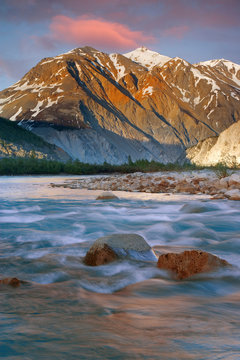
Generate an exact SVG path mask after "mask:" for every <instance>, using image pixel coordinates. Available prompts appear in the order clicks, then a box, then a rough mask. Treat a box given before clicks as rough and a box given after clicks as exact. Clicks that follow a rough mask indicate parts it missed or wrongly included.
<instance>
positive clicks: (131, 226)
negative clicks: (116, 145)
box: [0, 176, 240, 360]
mask: <svg viewBox="0 0 240 360" xmlns="http://www.w3.org/2000/svg"><path fill="white" fill-rule="evenodd" d="M70 178H74V177H69V179H70ZM75 178H77V177H75ZM65 179H66V177H61V176H56V177H49V176H42V177H40V176H39V177H37V176H34V177H30V176H29V177H24V176H23V177H18V176H16V177H6V176H3V177H1V178H0V278H4V277H15V276H16V277H18V278H19V279H21V280H25V281H27V282H28V283H27V284H23V285H21V286H20V287H18V288H11V287H8V286H1V287H0V357H3V358H6V359H14V360H28V359H34V360H40V359H50V360H52V359H68V360H71V359H81V360H84V359H93V360H97V359H114V360H115V359H116V360H120V359H121V360H128V359H151V360H154V359H161V360H165V359H177V360H178V359H184V360H185V359H198V360H200V359H209V360H214V359H224V360H225V359H227V360H239V359H240V204H239V202H237V201H235V202H234V201H229V200H214V201H213V200H209V199H207V198H206V197H204V196H177V195H172V196H165V195H155V194H141V193H118V196H119V200H114V201H97V200H95V198H96V194H97V193H98V192H97V191H95V192H94V191H87V190H80V189H64V188H51V187H50V186H49V184H50V183H51V182H55V183H61V182H62V181H63V180H65ZM112 233H137V234H140V235H142V236H143V237H144V238H145V240H146V241H147V242H148V243H149V244H150V245H151V246H153V247H154V249H155V251H156V252H157V253H161V252H166V251H172V250H177V251H179V250H185V249H193V248H197V249H203V250H205V251H209V252H211V253H214V254H216V255H218V256H220V257H221V258H223V259H226V260H227V261H228V262H230V263H231V264H233V265H234V266H233V267H232V268H231V269H230V268H224V269H220V270H218V271H216V272H214V273H209V274H201V275H198V276H195V277H194V278H192V279H188V280H185V281H176V280H173V279H171V277H170V276H169V274H167V273H166V272H164V271H162V270H160V269H157V268H156V264H154V263H146V262H141V261H136V260H121V261H117V262H114V263H112V264H109V265H105V266H100V267H88V266H85V265H84V264H83V263H82V259H83V257H84V255H85V254H86V252H87V250H88V248H89V247H90V246H91V244H92V243H93V242H94V240H95V239H97V238H99V237H100V236H104V235H109V234H112Z"/></svg>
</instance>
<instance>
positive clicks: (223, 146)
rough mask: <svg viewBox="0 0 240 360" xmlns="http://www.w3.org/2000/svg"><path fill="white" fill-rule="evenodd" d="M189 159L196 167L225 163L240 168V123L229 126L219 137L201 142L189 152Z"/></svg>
mask: <svg viewBox="0 0 240 360" xmlns="http://www.w3.org/2000/svg"><path fill="white" fill-rule="evenodd" d="M187 158H188V159H189V160H190V161H191V162H192V163H194V164H196V165H200V166H203V165H205V166H206V165H207V166H211V165H216V164H218V163H223V164H226V165H228V166H229V167H232V166H240V121H238V122H237V123H234V124H232V125H231V126H229V128H228V129H226V130H224V131H223V132H222V133H221V134H220V135H219V136H218V137H212V138H208V139H205V140H203V141H200V142H199V143H198V144H197V145H195V146H193V147H191V148H189V149H188V150H187Z"/></svg>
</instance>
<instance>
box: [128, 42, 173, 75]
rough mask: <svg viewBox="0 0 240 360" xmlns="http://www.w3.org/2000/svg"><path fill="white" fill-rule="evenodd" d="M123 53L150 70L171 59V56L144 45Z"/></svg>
mask: <svg viewBox="0 0 240 360" xmlns="http://www.w3.org/2000/svg"><path fill="white" fill-rule="evenodd" d="M123 55H124V56H125V57H127V58H129V59H131V60H133V61H135V62H137V63H139V64H140V65H143V66H145V67H147V68H148V69H149V70H151V69H152V68H153V67H154V66H162V65H164V64H165V63H166V62H167V61H169V60H171V58H170V57H168V56H165V55H161V54H159V53H157V52H155V51H152V50H149V49H147V48H146V47H144V46H142V47H140V48H137V49H136V50H133V51H131V52H129V53H126V54H123Z"/></svg>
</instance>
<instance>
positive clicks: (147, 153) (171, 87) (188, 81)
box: [0, 47, 240, 162]
mask: <svg viewBox="0 0 240 360" xmlns="http://www.w3.org/2000/svg"><path fill="white" fill-rule="evenodd" d="M129 54H130V55H129ZM139 54H140V55H141V54H143V57H142V58H141V56H140V55H139ZM125 55H128V56H129V57H126V56H124V55H121V54H109V55H108V54H106V53H103V52H100V51H98V50H96V49H94V48H91V47H84V48H76V49H73V50H71V51H69V52H67V53H65V54H61V55H58V56H56V57H53V58H45V59H42V60H41V61H40V62H39V63H38V64H37V65H36V66H35V67H34V68H32V69H31V70H30V71H29V72H28V73H27V74H26V75H25V76H24V77H23V78H22V79H21V80H20V81H18V82H17V83H16V84H13V85H12V86H10V87H9V88H8V89H5V90H3V91H1V92H0V115H2V116H4V117H7V118H10V119H11V120H12V121H17V122H19V123H20V124H22V125H24V126H28V127H29V128H30V129H32V131H35V132H36V133H38V132H39V133H40V132H41V136H42V137H43V138H45V139H46V138H48V141H50V142H52V143H55V144H58V145H59V136H60V135H61V143H62V146H63V149H64V150H65V151H66V152H68V153H74V154H75V155H74V158H79V160H81V161H86V162H89V161H90V162H93V161H94V155H91V156H88V151H90V148H89V146H88V145H89V144H88V141H92V146H91V149H92V150H93V149H94V147H95V148H96V149H97V152H100V153H101V154H102V156H101V157H100V158H99V159H98V161H99V162H103V161H105V160H106V159H105V160H104V151H112V152H113V153H114V152H115V155H116V154H118V155H116V156H115V155H114V156H112V159H111V156H109V154H107V155H106V157H107V158H108V161H110V162H113V161H116V159H117V158H118V160H119V161H120V162H121V161H122V162H123V161H125V160H126V158H127V157H128V156H129V155H131V156H133V160H137V159H139V158H147V159H148V160H151V159H154V160H158V161H163V162H169V161H171V162H174V161H177V159H178V158H179V157H182V156H183V154H184V153H185V149H186V148H188V147H191V146H194V145H196V144H197V143H198V142H199V141H202V140H204V139H206V138H208V137H211V136H218V135H219V134H220V133H221V132H222V131H224V130H225V129H227V128H228V127H229V126H230V125H231V124H233V123H234V122H236V121H238V120H239V119H240V105H239V100H240V89H239V87H238V81H239V82H240V70H239V69H238V65H237V64H234V63H231V66H230V64H229V62H227V65H226V61H227V60H224V61H225V62H223V61H222V60H219V61H217V62H216V61H215V63H214V61H212V62H211V64H210V65H208V64H203V63H199V64H194V65H192V64H190V63H188V62H187V61H186V60H183V59H180V58H177V57H176V58H168V57H165V56H164V55H160V54H158V53H156V52H152V51H151V50H148V49H146V48H138V49H136V50H135V53H134V51H133V52H130V53H127V54H125ZM135 55H136V56H135ZM139 56H140V57H139ZM151 56H152V60H151ZM159 56H160V58H159ZM136 57H137V60H138V61H139V62H136ZM132 58H134V59H135V60H132ZM146 59H147V60H146ZM149 59H150V60H151V61H149ZM159 59H162V62H161V64H160V65H159ZM166 60H167V61H166ZM147 62H149V64H148V63H147ZM143 63H144V64H143ZM154 64H156V65H154ZM232 64H233V65H232ZM235 65H237V66H235ZM239 68H240V66H239ZM38 123H39V124H40V123H41V124H46V126H45V127H46V129H45V130H44V131H43V127H42V126H41V131H40V130H39V129H40V127H39V126H38ZM50 124H53V125H54V126H55V127H56V126H60V127H63V128H64V127H65V128H68V130H67V131H68V133H66V134H68V135H67V136H65V138H64V139H63V137H64V136H63V135H64V133H63V132H61V134H60V133H59V131H58V130H56V128H55V129H54V131H53V130H51V133H52V135H51V137H50V138H49V135H48V130H47V128H49V126H50ZM70 128H72V129H75V130H69V129H70ZM56 131H57V132H56ZM76 131H79V133H78V135H77V136H76V134H77V133H76ZM66 134H65V135H66ZM70 134H71V136H70ZM83 134H84V136H83ZM73 138H74V140H73ZM76 138H78V140H76ZM83 138H85V139H84V140H83ZM100 139H101V140H100ZM113 139H115V140H113ZM76 141H77V142H76ZM99 142H100V143H101V142H102V146H103V147H101V146H100V145H99ZM114 142H116V144H115V143H114ZM73 143H74V144H73ZM104 144H105V145H104ZM74 147H75V149H74ZM78 147H79V149H81V151H82V153H81V151H79V154H78V153H77V148H78ZM127 147H128V148H129V147H130V148H131V149H133V150H132V151H130V150H129V151H130V153H131V154H130V153H129V151H125V148H127ZM83 149H84V151H83ZM104 149H105V150H104ZM107 149H108V150H107ZM92 150H91V151H92ZM83 153H84V155H83ZM121 154H122V155H121ZM109 157H110V158H109Z"/></svg>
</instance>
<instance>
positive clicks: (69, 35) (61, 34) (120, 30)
mask: <svg viewBox="0 0 240 360" xmlns="http://www.w3.org/2000/svg"><path fill="white" fill-rule="evenodd" d="M49 39H52V40H53V41H54V40H57V41H59V42H64V43H71V44H75V45H77V46H80V45H83V44H84V45H91V46H96V47H99V48H107V49H111V48H115V49H122V50H124V49H132V48H134V47H136V46H138V45H141V44H146V43H149V42H153V41H154V38H153V37H152V36H150V35H145V34H144V33H143V32H142V31H133V30H131V29H130V28H129V27H128V26H126V25H123V24H121V23H118V22H111V21H106V20H104V19H102V18H91V17H90V16H81V17H78V18H76V19H72V18H70V17H68V16H64V15H57V16H54V17H53V19H52V22H51V24H50V34H49Z"/></svg>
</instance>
